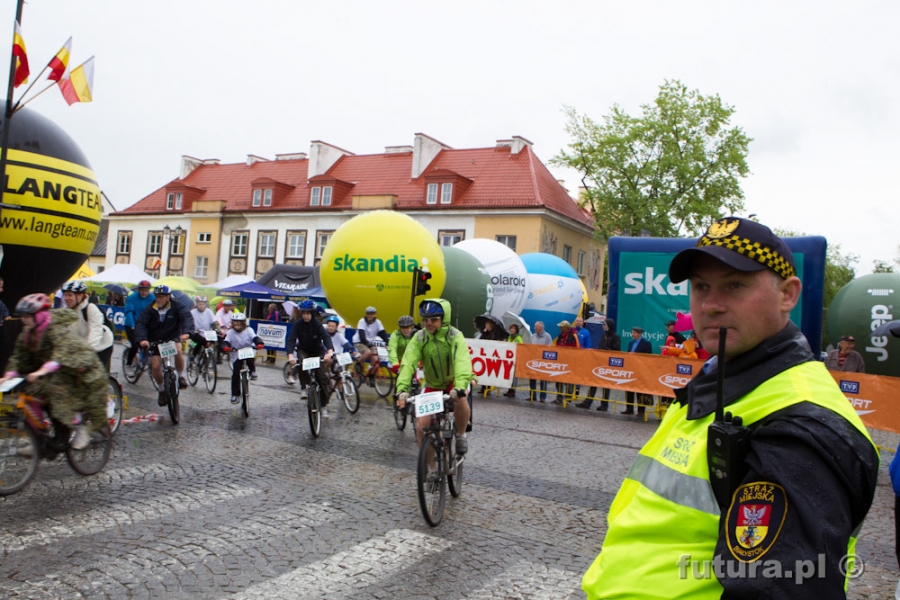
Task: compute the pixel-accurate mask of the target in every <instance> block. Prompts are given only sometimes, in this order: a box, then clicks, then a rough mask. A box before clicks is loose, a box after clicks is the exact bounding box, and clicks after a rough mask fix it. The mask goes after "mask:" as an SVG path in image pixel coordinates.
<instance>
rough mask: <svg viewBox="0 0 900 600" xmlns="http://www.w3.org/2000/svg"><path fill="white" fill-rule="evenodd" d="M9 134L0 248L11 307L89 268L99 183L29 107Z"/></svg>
mask: <svg viewBox="0 0 900 600" xmlns="http://www.w3.org/2000/svg"><path fill="white" fill-rule="evenodd" d="M7 123H10V124H11V127H10V130H9V153H8V155H7V161H8V162H7V165H6V182H5V183H6V185H5V186H4V188H3V203H4V204H6V205H10V206H13V207H14V208H10V207H9V206H6V207H4V208H3V209H2V211H0V212H2V221H0V244H2V246H3V261H2V263H0V277H3V280H4V284H5V290H4V294H3V296H4V298H5V299H6V304H7V305H8V306H10V308H12V307H13V306H15V305H16V302H18V300H19V298H21V297H22V296H24V295H26V294H31V293H34V292H44V293H51V292H52V291H53V290H55V289H58V288H59V287H60V286H61V285H62V284H63V283H65V282H66V281H67V280H68V279H69V277H71V275H72V274H73V273H74V272H75V271H76V270H78V268H79V267H80V266H81V265H82V264H84V261H85V259H86V258H87V257H88V256H89V255H90V253H91V250H93V248H94V243H95V242H96V241H97V234H98V232H99V231H100V218H101V215H102V207H101V198H100V186H99V185H98V183H97V178H96V176H95V175H94V173H93V171H92V170H91V165H90V163H88V160H87V158H86V157H85V155H84V153H82V151H81V149H80V148H79V147H78V146H77V145H76V144H75V142H74V141H73V140H72V138H70V137H69V136H68V134H66V132H64V131H63V130H62V129H61V128H60V127H59V126H57V125H56V124H55V123H53V122H52V121H50V120H49V119H47V118H46V117H43V116H41V115H40V114H38V113H36V112H34V111H32V110H29V109H27V108H23V109H20V110H18V111H16V113H15V115H13V117H12V119H9V120H7V121H6V122H4V123H3V127H6V125H7Z"/></svg>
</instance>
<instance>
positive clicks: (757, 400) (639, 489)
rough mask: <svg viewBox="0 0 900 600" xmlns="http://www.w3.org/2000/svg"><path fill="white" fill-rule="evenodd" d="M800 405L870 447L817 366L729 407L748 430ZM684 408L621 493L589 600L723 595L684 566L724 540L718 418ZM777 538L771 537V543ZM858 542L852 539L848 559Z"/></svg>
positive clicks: (587, 581) (676, 407)
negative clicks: (709, 449) (711, 438)
mask: <svg viewBox="0 0 900 600" xmlns="http://www.w3.org/2000/svg"><path fill="white" fill-rule="evenodd" d="M800 402H811V403H813V404H817V405H819V406H822V407H823V408H827V409H828V410H832V411H834V412H835V413H837V414H838V415H840V416H842V417H844V418H845V419H846V420H847V421H849V422H850V423H852V424H853V425H854V427H856V429H858V430H859V431H860V433H862V434H863V435H865V436H866V438H867V439H868V440H869V441H870V442H872V438H871V437H870V436H869V432H868V431H866V428H865V425H863V423H862V421H861V420H860V419H859V417H858V416H857V415H856V413H855V412H854V410H853V407H852V406H851V405H850V403H849V402H848V401H847V398H846V397H845V396H844V395H843V394H842V393H841V391H840V389H839V388H838V387H837V386H836V385H835V384H834V379H833V378H832V376H831V375H830V374H829V373H828V371H827V370H826V369H825V367H824V365H823V364H822V363H820V362H806V363H803V364H800V365H797V366H795V367H792V368H790V369H788V370H787V371H784V372H782V373H780V374H778V375H777V376H775V377H773V378H771V379H769V380H768V381H766V382H765V383H763V384H762V385H760V386H759V387H757V388H756V389H755V390H753V391H752V392H750V393H749V394H747V395H746V396H744V397H743V398H741V399H740V400H738V401H736V402H734V403H732V404H729V405H728V406H727V407H726V410H728V411H730V412H731V413H732V414H734V415H736V416H740V417H741V418H742V419H743V422H744V425H751V424H753V423H755V422H757V421H759V420H761V419H764V418H765V417H767V416H768V415H770V414H772V413H774V412H776V411H779V410H782V409H784V408H787V407H788V406H791V405H793V404H797V403H800ZM687 410H688V407H687V405H684V406H682V405H680V404H677V403H673V404H672V405H671V407H670V408H669V410H668V412H667V413H666V416H665V417H664V418H663V420H662V422H661V423H660V425H659V429H658V430H657V432H656V433H655V434H654V436H653V437H652V438H651V439H650V440H649V441H648V442H647V444H646V445H645V446H644V447H643V448H642V449H641V452H640V454H639V455H638V457H637V459H636V460H635V461H634V464H633V465H632V467H631V470H630V471H629V472H628V475H627V476H626V478H625V481H624V482H623V483H622V487H621V488H620V489H619V492H618V494H616V498H615V500H614V501H613V503H612V506H611V507H610V509H609V515H608V517H607V522H608V524H609V529H608V532H607V534H606V539H605V540H604V542H603V548H602V551H601V552H600V555H599V556H598V557H597V558H596V560H595V561H594V563H593V564H592V565H591V567H590V568H589V569H588V571H587V573H585V575H584V579H583V581H582V587H583V588H584V591H585V592H587V595H588V598H589V600H593V599H600V598H631V599H635V598H638V599H650V598H700V599H702V598H716V599H717V598H719V597H720V596H721V594H722V591H723V588H722V586H721V584H720V583H719V582H718V580H717V579H716V578H715V576H714V575H712V574H711V570H710V569H708V570H707V571H706V572H707V573H710V575H709V577H708V578H698V577H694V576H693V573H692V568H691V566H687V567H686V568H685V567H684V566H680V564H679V563H682V564H683V563H684V559H683V557H684V556H685V555H690V557H691V559H692V560H694V561H702V560H712V558H713V554H714V553H715V549H716V542H717V540H718V537H719V516H720V510H719V505H718V503H717V502H716V498H715V495H714V494H713V490H712V486H711V485H710V483H709V467H708V464H707V458H706V440H707V429H708V427H709V425H710V423H712V422H713V420H714V419H715V415H714V414H711V415H708V416H707V417H705V418H702V419H697V420H694V421H688V420H687ZM873 446H874V443H873ZM775 534H776V532H770V533H769V538H770V539H773V538H772V537H771V536H772V535H775ZM855 545H856V538H855V537H851V538H850V541H849V545H848V550H849V552H848V554H849V553H852V551H853V548H854V547H855ZM723 558H727V559H732V557H731V556H725V557H723ZM755 558H756V559H759V558H761V557H759V556H757V557H755ZM685 571H686V572H685ZM685 575H686V576H685ZM845 588H846V581H845Z"/></svg>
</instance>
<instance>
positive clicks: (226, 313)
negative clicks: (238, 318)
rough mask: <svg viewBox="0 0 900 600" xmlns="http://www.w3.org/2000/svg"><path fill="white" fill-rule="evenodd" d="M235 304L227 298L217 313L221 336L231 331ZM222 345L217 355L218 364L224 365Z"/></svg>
mask: <svg viewBox="0 0 900 600" xmlns="http://www.w3.org/2000/svg"><path fill="white" fill-rule="evenodd" d="M234 311H235V304H234V300H232V299H231V298H225V300H223V301H222V305H221V306H220V307H219V310H217V311H216V321H218V323H219V329H220V334H221V335H225V334H226V333H228V330H229V329H231V315H232V314H234ZM221 350H222V345H221V341H220V342H219V352H217V353H216V364H219V365H221V364H222V354H221Z"/></svg>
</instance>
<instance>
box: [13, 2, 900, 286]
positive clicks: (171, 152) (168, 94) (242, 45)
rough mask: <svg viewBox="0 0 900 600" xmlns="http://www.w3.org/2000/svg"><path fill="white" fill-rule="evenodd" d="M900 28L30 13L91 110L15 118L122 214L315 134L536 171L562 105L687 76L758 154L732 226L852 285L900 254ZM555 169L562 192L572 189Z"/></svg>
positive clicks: (625, 15)
mask: <svg viewBox="0 0 900 600" xmlns="http://www.w3.org/2000/svg"><path fill="white" fill-rule="evenodd" d="M14 7H15V2H14V1H13V0H6V1H5V2H4V3H3V9H2V10H3V11H4V12H3V17H4V18H5V20H4V21H2V22H3V23H6V25H5V26H4V27H5V28H4V27H0V34H2V35H5V36H7V37H6V39H7V40H11V38H12V23H13V19H14V14H15V10H14ZM898 22H900V4H898V3H897V2H889V1H884V2H855V3H847V2H841V3H838V2H827V1H821V0H820V1H817V2H812V1H802V2H789V3H786V2H760V1H754V2H721V1H715V2H713V1H710V2H702V1H693V0H679V1H678V2H662V1H660V2H641V1H632V2H625V1H623V0H615V1H597V0H593V1H581V2H565V1H561V2H546V1H541V2H538V1H532V0H518V1H517V2H490V1H486V0H479V1H477V2H476V1H470V0H457V1H455V2H423V1H421V0H418V1H415V2H387V1H385V2H371V1H365V2H364V1H357V0H345V1H343V2H331V1H326V0H319V1H318V2H307V1H305V0H269V1H265V0H257V1H253V2H250V1H248V0H215V1H213V0H177V1H171V0H153V1H152V2H133V1H123V0H78V1H74V0H29V2H27V3H26V5H25V8H24V13H23V19H22V31H23V35H24V38H25V43H26V47H27V50H28V55H29V58H30V62H31V69H32V73H35V72H36V71H38V70H39V69H40V68H41V67H42V66H43V65H45V64H46V63H47V62H48V61H49V59H50V58H51V57H52V56H53V55H54V54H55V53H56V51H57V50H59V48H60V47H61V46H62V44H63V43H64V42H65V40H66V38H68V36H70V35H71V36H73V37H74V43H73V52H72V55H73V57H72V63H71V65H72V67H74V66H76V65H78V64H80V63H81V62H82V61H84V60H85V59H87V58H88V57H90V56H91V55H95V56H96V60H95V68H96V75H95V81H94V101H93V102H92V103H90V104H76V105H74V106H71V107H68V106H67V105H66V103H65V101H64V100H63V99H62V96H61V95H60V94H59V93H58V91H57V90H55V89H52V90H49V91H48V92H47V93H45V94H43V95H42V96H40V97H38V98H37V99H35V101H34V102H32V103H31V104H29V107H30V108H33V109H34V110H36V111H38V112H40V113H42V114H43V115H45V116H47V117H49V118H50V119H52V120H53V121H55V122H56V123H57V124H59V125H60V126H61V127H62V128H63V129H65V130H66V131H67V132H68V133H69V134H70V135H71V136H72V137H73V138H74V139H75V140H76V142H77V143H78V144H79V145H80V146H81V148H82V149H83V150H84V151H85V153H86V154H87V156H88V158H89V160H90V162H91V164H92V167H93V169H94V172H95V173H96V175H97V176H98V178H99V181H100V187H101V188H102V189H103V190H104V192H106V194H107V196H109V198H110V199H111V201H112V202H113V204H114V205H115V206H116V207H117V208H119V209H122V208H125V207H127V206H129V205H131V204H133V203H134V202H136V201H137V200H139V199H141V198H142V197H144V196H146V195H147V194H149V193H150V192H152V191H153V190H155V189H157V188H159V187H161V186H163V185H165V184H166V183H167V182H168V181H170V180H171V179H173V178H175V177H177V176H178V174H179V167H180V160H181V156H182V155H183V154H187V155H191V156H194V157H197V158H218V159H221V160H222V161H223V162H242V161H244V160H245V159H246V155H247V154H257V155H260V156H263V157H267V158H274V156H275V154H281V153H289V152H308V150H309V143H310V141H312V140H323V141H326V142H328V143H331V144H334V145H336V146H339V147H341V148H344V149H346V150H350V151H351V152H354V153H356V154H371V153H378V152H382V151H383V149H384V147H385V146H393V145H408V144H411V143H412V140H413V135H414V134H415V133H417V132H422V133H425V134H428V135H430V136H432V137H434V138H436V139H438V140H440V141H441V142H443V143H445V144H447V145H448V146H451V147H453V148H475V147H486V146H492V145H494V143H495V142H496V140H498V139H502V138H509V137H510V136H512V135H521V136H524V137H525V138H527V139H529V140H531V141H532V142H534V151H535V152H536V154H537V156H538V157H540V158H541V160H542V161H544V163H549V161H550V159H551V158H552V157H553V156H554V155H556V154H557V153H558V152H559V151H560V150H561V149H562V148H564V147H565V146H566V144H567V143H568V142H569V138H568V137H567V134H566V132H565V130H564V127H565V118H564V115H563V113H562V108H563V106H564V105H571V106H574V107H575V108H576V109H577V110H578V111H579V112H581V113H585V114H587V115H589V116H591V117H592V118H594V119H595V120H600V119H602V117H603V116H604V115H605V114H607V113H608V112H609V109H610V107H611V106H612V105H613V104H619V105H620V106H621V107H623V108H624V109H625V110H626V111H628V112H630V113H632V114H638V112H639V107H640V105H641V104H645V103H649V102H652V100H653V99H654V98H655V96H656V93H657V91H658V88H659V86H660V84H662V82H663V81H664V80H665V79H679V80H681V81H682V82H683V83H685V84H686V85H687V86H688V87H689V88H691V89H698V90H699V91H700V92H701V93H703V94H710V95H711V94H719V96H720V97H721V98H722V100H723V101H724V102H725V103H727V104H730V105H732V106H734V107H735V108H736V114H735V116H734V118H733V124H735V125H738V126H740V127H742V128H743V129H744V131H745V132H746V133H747V135H749V136H750V137H751V138H753V140H754V141H753V142H752V143H751V145H750V153H749V158H748V162H749V165H750V170H751V175H750V176H749V177H748V178H746V179H745V180H744V181H743V189H744V192H745V195H746V213H745V215H746V214H751V213H755V214H757V215H758V217H759V219H760V221H761V222H763V223H765V224H767V225H769V226H771V227H782V228H786V229H791V230H794V231H801V232H805V233H807V234H817V235H823V236H825V237H826V238H827V239H828V241H829V243H830V244H840V247H841V251H842V252H843V253H844V254H848V253H853V254H857V255H859V256H860V261H859V263H857V265H856V268H857V273H858V274H864V273H868V272H870V271H871V267H872V261H873V260H874V259H882V260H887V261H890V260H892V259H893V258H895V257H897V256H898V254H900V251H898V244H900V235H898V232H900V216H898V201H897V185H896V183H895V182H894V179H895V171H896V168H895V163H896V158H895V149H896V148H897V146H898V141H900V110H898V106H900V103H898V101H900V46H898V44H897V43H896V37H897V33H896V28H897V23H898ZM891 40H894V41H891ZM0 63H2V65H3V66H2V67H0V68H2V71H0V73H2V74H3V77H4V79H3V81H4V82H5V81H6V78H5V75H6V69H7V67H6V65H7V64H8V59H4V60H2V61H0ZM4 85H5V83H4ZM42 87H44V82H43V81H41V82H39V84H38V85H36V86H35V88H34V90H33V91H32V94H33V93H34V91H36V90H39V89H41V88H42ZM22 89H23V88H21V87H20V88H19V90H18V92H21V90H22ZM551 170H552V171H553V172H554V173H555V174H556V175H557V176H558V178H560V179H565V180H566V187H567V188H568V189H569V190H570V191H571V192H572V193H573V194H574V193H576V190H577V186H578V185H579V179H580V175H579V174H577V173H575V172H566V171H563V170H559V169H553V168H551Z"/></svg>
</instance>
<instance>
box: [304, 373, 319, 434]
mask: <svg viewBox="0 0 900 600" xmlns="http://www.w3.org/2000/svg"><path fill="white" fill-rule="evenodd" d="M321 360H322V359H321V358H319V357H318V356H310V357H309V358H304V359H303V367H302V368H303V370H304V371H306V372H307V374H308V376H309V385H307V386H306V412H307V414H308V415H309V430H310V431H311V432H312V434H313V437H315V438H317V437H319V432H321V431H322V390H321V389H320V388H319V382H318V381H316V374H315V370H316V369H318V368H319V364H320V363H321Z"/></svg>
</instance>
